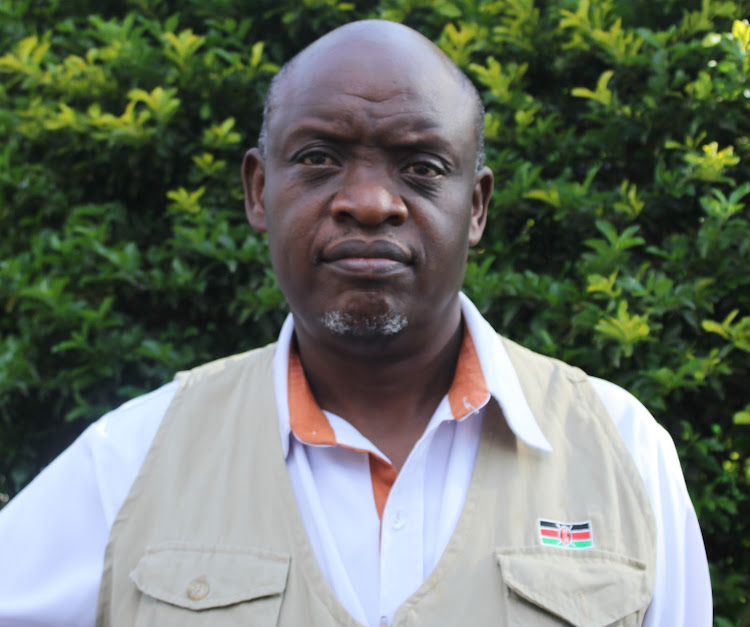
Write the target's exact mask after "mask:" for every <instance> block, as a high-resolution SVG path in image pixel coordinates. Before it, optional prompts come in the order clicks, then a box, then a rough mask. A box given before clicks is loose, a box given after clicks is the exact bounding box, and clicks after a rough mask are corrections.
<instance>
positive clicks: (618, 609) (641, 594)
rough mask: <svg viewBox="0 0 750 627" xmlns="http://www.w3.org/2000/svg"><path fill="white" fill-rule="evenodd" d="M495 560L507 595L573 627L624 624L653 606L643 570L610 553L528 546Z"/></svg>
mask: <svg viewBox="0 0 750 627" xmlns="http://www.w3.org/2000/svg"><path fill="white" fill-rule="evenodd" d="M496 557H497V560H498V563H499V565H500V569H501V571H502V576H503V580H504V582H505V584H506V585H507V586H508V588H509V589H510V590H511V592H513V593H515V595H517V597H520V598H521V599H523V600H524V601H526V602H528V603H531V604H533V605H534V606H537V607H539V608H541V609H542V610H544V611H545V612H548V613H549V614H552V615H554V616H558V617H560V618H562V619H563V620H565V621H567V622H568V623H570V624H571V625H574V626H575V627H605V626H607V625H620V624H625V623H623V622H620V621H623V619H625V618H626V617H628V616H631V615H633V614H635V613H637V612H639V611H641V610H644V609H645V608H646V607H647V606H648V604H649V603H650V601H651V596H652V590H651V589H650V585H649V584H650V578H649V577H648V575H647V572H646V566H645V565H644V564H643V563H641V562H639V561H637V560H633V559H629V558H627V557H624V556H621V555H616V554H614V553H609V552H606V551H599V550H596V549H592V550H584V551H572V550H565V549H558V548H549V547H529V548H522V549H507V550H506V549H499V550H497V551H496ZM511 602H512V600H511ZM511 611H512V610H511ZM627 624H630V623H627Z"/></svg>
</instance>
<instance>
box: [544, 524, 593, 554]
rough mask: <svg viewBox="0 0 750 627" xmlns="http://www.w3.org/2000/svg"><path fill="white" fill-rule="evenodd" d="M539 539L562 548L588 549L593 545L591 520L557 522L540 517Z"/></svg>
mask: <svg viewBox="0 0 750 627" xmlns="http://www.w3.org/2000/svg"><path fill="white" fill-rule="evenodd" d="M539 540H540V541H541V543H542V544H548V545H550V546H559V547H562V548H563V549H590V548H591V547H592V546H594V536H593V534H592V530H591V521H590V520H587V521H584V522H558V521H556V520H541V519H540V520H539Z"/></svg>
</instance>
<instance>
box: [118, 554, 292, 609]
mask: <svg viewBox="0 0 750 627" xmlns="http://www.w3.org/2000/svg"><path fill="white" fill-rule="evenodd" d="M288 572H289V555H286V554H283V553H275V552H272V551H265V550H261V549H252V548H247V547H233V546H222V545H215V546H208V545H195V544H189V543H184V542H164V543H161V544H159V545H157V546H155V547H149V548H148V549H147V551H146V553H145V554H144V555H143V557H141V559H140V561H139V562H138V565H137V566H136V568H135V570H134V571H133V572H132V573H130V578H131V579H132V580H133V582H134V583H135V585H136V586H137V587H138V589H139V590H140V591H141V592H142V593H144V594H146V595H148V596H149V597H152V598H154V599H157V600H159V601H163V602H165V603H169V604H172V605H176V606H178V607H182V608H185V609H188V610H206V609H210V608H218V607H226V606H228V605H234V604H236V603H242V602H245V601H251V600H253V599H260V598H263V597H269V596H274V595H281V593H282V592H284V589H285V588H286V581H287V574H288Z"/></svg>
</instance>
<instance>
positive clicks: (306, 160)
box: [297, 150, 337, 167]
mask: <svg viewBox="0 0 750 627" xmlns="http://www.w3.org/2000/svg"><path fill="white" fill-rule="evenodd" d="M297 162H298V163H301V164H302V165H309V166H318V167H320V166H328V165H336V164H337V162H336V160H335V159H334V158H333V157H331V155H329V154H328V153H325V152H323V151H322V150H311V151H309V152H305V153H303V154H301V155H300V156H299V157H298V159H297Z"/></svg>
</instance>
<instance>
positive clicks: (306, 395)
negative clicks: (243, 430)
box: [287, 326, 488, 520]
mask: <svg viewBox="0 0 750 627" xmlns="http://www.w3.org/2000/svg"><path fill="white" fill-rule="evenodd" d="M287 389H288V395H289V426H290V427H291V430H292V432H293V433H294V435H295V436H297V437H298V438H299V439H300V440H301V441H302V442H305V443H307V444H318V445H329V446H342V447H344V448H349V449H352V447H349V446H346V445H343V444H339V443H338V442H337V441H336V434H335V433H334V431H333V428H332V427H331V425H330V423H329V422H328V418H326V415H325V414H324V413H323V410H322V409H321V408H320V406H319V405H318V403H317V401H316V400H315V397H314V396H313V394H312V391H311V390H310V386H309V385H308V383H307V379H306V377H305V373H304V370H303V369H302V364H301V362H300V360H299V355H298V354H297V351H296V349H295V347H294V342H292V344H291V348H290V351H289V373H288V388H287ZM487 395H488V391H487V384H486V383H485V380H484V374H483V373H482V366H481V364H480V363H479V357H478V356H477V351H476V348H475V347H474V341H473V340H472V339H471V335H470V334H469V331H468V329H467V328H466V327H465V326H464V337H463V342H462V344H461V350H460V352H459V354H458V362H457V363H456V373H455V375H454V376H453V382H452V383H451V387H450V389H449V390H448V402H449V404H450V408H451V413H452V414H453V418H454V419H455V420H460V419H461V418H463V417H464V416H466V415H468V414H469V413H471V412H472V411H473V410H474V409H475V408H477V407H479V406H481V405H482V404H483V403H484V402H485V401H486V400H487ZM353 450H356V451H360V452H362V453H364V452H367V453H368V455H369V458H370V476H371V479H372V493H373V496H374V498H375V507H376V508H377V511H378V516H379V517H380V519H381V520H382V519H383V509H384V508H385V502H386V500H387V499H388V494H389V493H390V491H391V487H392V486H393V482H394V481H395V480H396V475H397V474H398V472H397V471H396V468H395V467H394V466H393V465H392V464H391V463H390V462H388V461H386V460H385V459H383V458H382V457H379V456H377V455H375V454H374V453H371V452H369V451H362V450H361V449H353Z"/></svg>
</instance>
